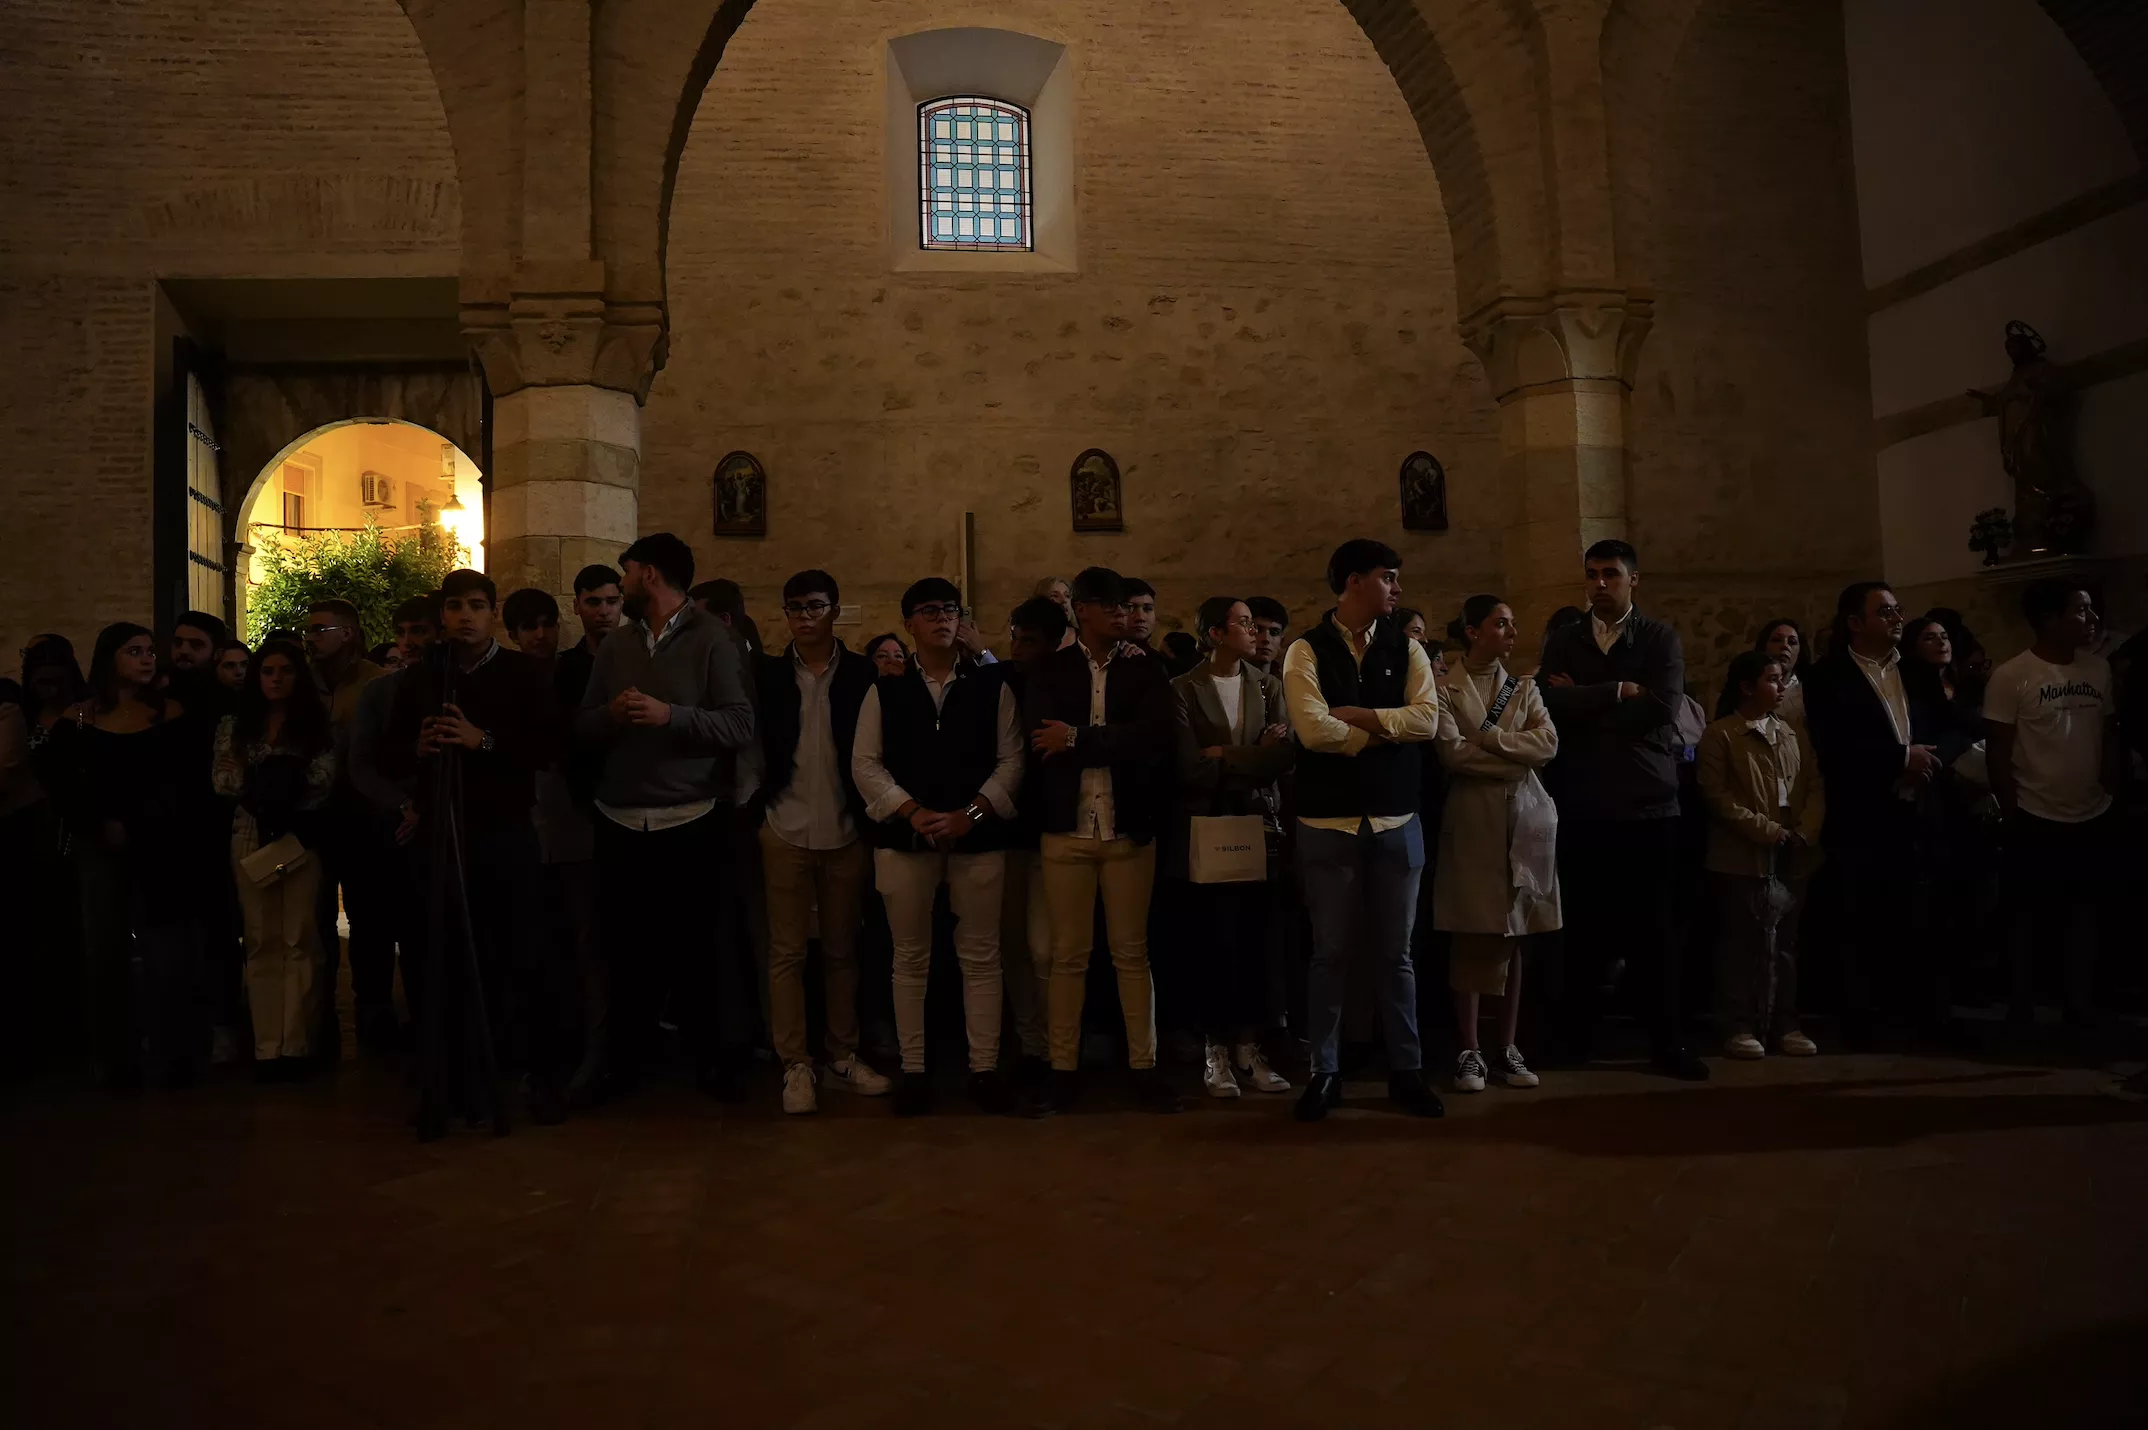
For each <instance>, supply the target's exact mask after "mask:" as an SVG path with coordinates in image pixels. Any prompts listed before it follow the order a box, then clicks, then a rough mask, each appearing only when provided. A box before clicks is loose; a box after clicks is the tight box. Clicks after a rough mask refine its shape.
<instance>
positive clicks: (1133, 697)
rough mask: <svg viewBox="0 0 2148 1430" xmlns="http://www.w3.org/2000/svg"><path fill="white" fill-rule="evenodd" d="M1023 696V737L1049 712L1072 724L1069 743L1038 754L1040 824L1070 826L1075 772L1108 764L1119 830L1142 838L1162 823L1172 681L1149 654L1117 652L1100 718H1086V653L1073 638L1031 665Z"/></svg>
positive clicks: (1055, 830)
mask: <svg viewBox="0 0 2148 1430" xmlns="http://www.w3.org/2000/svg"><path fill="white" fill-rule="evenodd" d="M1027 684H1028V689H1027V690H1026V691H1025V692H1024V699H1023V702H1022V729H1023V732H1024V736H1023V737H1024V738H1025V739H1026V738H1028V736H1029V735H1030V734H1033V733H1034V732H1035V731H1036V730H1037V729H1038V728H1039V727H1041V726H1042V725H1043V724H1044V722H1045V721H1047V720H1058V721H1061V722H1062V723H1064V724H1068V725H1078V726H1080V727H1082V728H1081V734H1080V735H1078V736H1076V737H1075V741H1074V748H1073V750H1072V751H1070V752H1069V753H1067V754H1064V755H1052V756H1050V757H1049V758H1047V759H1044V760H1042V761H1040V762H1039V765H1038V777H1037V783H1036V785H1035V791H1036V792H1035V794H1034V795H1033V796H1031V798H1032V799H1033V800H1034V801H1035V803H1036V805H1037V817H1038V820H1039V824H1038V828H1039V829H1040V830H1041V831H1042V832H1043V833H1046V834H1068V833H1071V832H1072V831H1073V829H1074V812H1075V809H1076V807H1077V805H1078V804H1079V803H1080V800H1081V772H1082V771H1083V770H1086V769H1093V768H1095V767H1096V766H1098V765H1103V766H1106V767H1107V768H1109V769H1110V771H1111V799H1112V806H1113V808H1114V809H1115V810H1116V812H1117V821H1116V827H1117V832H1118V833H1119V834H1120V835H1122V836H1124V837H1125V838H1128V839H1131V840H1133V841H1134V842H1135V843H1136V844H1146V843H1148V842H1149V841H1150V840H1151V839H1154V838H1155V837H1156V834H1157V831H1158V830H1159V829H1160V828H1161V827H1162V824H1163V816H1164V809H1165V805H1166V803H1167V802H1168V799H1169V796H1170V791H1171V773H1170V769H1171V735H1172V715H1171V681H1170V679H1169V677H1167V676H1166V675H1165V674H1164V668H1163V662H1162V661H1161V660H1159V659H1157V658H1156V657H1155V656H1153V655H1145V654H1135V655H1117V656H1114V657H1112V661H1111V665H1110V667H1109V668H1108V669H1107V671H1106V673H1105V676H1104V723H1103V724H1101V725H1091V724H1090V723H1089V656H1088V653H1087V652H1086V651H1084V650H1083V649H1082V647H1081V646H1080V645H1079V644H1075V645H1070V646H1068V647H1067V648H1066V649H1065V650H1059V651H1054V652H1052V653H1051V654H1050V655H1048V656H1046V657H1044V659H1042V660H1040V661H1038V662H1037V665H1036V669H1034V670H1032V671H1030V672H1029V675H1028V680H1027Z"/></svg>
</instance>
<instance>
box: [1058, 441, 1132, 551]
mask: <svg viewBox="0 0 2148 1430" xmlns="http://www.w3.org/2000/svg"><path fill="white" fill-rule="evenodd" d="M1067 485H1068V486H1069V487H1070V488H1072V490H1073V495H1074V529H1075V530H1076V531H1124V530H1126V513H1125V509H1124V508H1123V507H1122V506H1121V504H1120V500H1119V464H1118V463H1117V462H1115V461H1113V460H1112V459H1111V453H1109V452H1107V451H1105V450H1104V449H1103V448H1101V447H1091V448H1090V449H1089V450H1088V451H1086V452H1084V453H1082V454H1081V455H1080V456H1079V457H1076V458H1075V459H1074V470H1073V471H1072V472H1071V473H1069V474H1068V477H1067Z"/></svg>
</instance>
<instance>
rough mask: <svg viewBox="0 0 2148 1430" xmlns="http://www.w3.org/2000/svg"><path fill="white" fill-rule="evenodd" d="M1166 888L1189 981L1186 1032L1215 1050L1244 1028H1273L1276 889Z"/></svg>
mask: <svg viewBox="0 0 2148 1430" xmlns="http://www.w3.org/2000/svg"><path fill="white" fill-rule="evenodd" d="M1170 882H1171V883H1172V884H1174V885H1176V886H1177V887H1176V888H1175V890H1174V894H1175V895H1176V898H1175V900H1174V902H1175V906H1176V907H1175V909H1174V912H1175V913H1176V915H1177V917H1176V919H1175V924H1176V928H1175V932H1176V934H1177V940H1176V942H1177V944H1178V949H1177V957H1178V958H1179V959H1180V960H1182V962H1183V964H1184V967H1185V973H1186V977H1185V979H1184V983H1185V992H1186V1007H1187V1017H1188V1026H1191V1027H1194V1028H1197V1029H1199V1030H1200V1031H1201V1032H1202V1033H1203V1034H1204V1035H1205V1036H1206V1037H1207V1039H1208V1041H1210V1042H1212V1043H1230V1042H1235V1041H1236V1040H1237V1038H1238V1035H1239V1034H1240V1033H1241V1032H1242V1031H1244V1030H1245V1029H1248V1028H1252V1029H1255V1030H1257V1031H1261V1032H1265V1031H1267V1030H1268V1029H1270V1028H1273V1027H1275V1026H1276V1025H1277V1024H1278V1023H1279V1022H1280V1021H1281V1016H1282V1015H1281V1011H1280V1010H1279V1009H1278V1008H1277V1006H1276V1004H1275V1001H1274V998H1273V990H1274V988H1275V986H1276V984H1277V982H1278V979H1279V970H1278V964H1279V963H1280V962H1281V959H1282V951H1283V950H1282V943H1281V940H1280V939H1279V938H1278V937H1277V935H1278V932H1279V930H1278V929H1277V927H1276V918H1275V904H1276V900H1275V895H1274V892H1273V891H1274V884H1273V882H1272V881H1270V880H1266V879H1263V880H1261V881H1260V882H1258V883H1247V884H1195V883H1191V882H1187V881H1184V880H1177V879H1174V880H1171V881H1170ZM1161 886H1162V881H1159V885H1158V887H1161Z"/></svg>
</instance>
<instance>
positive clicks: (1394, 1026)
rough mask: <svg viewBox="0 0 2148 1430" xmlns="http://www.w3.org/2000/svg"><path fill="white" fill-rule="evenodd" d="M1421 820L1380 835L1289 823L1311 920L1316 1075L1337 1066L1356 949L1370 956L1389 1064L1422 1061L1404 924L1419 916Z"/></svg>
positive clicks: (1365, 829)
mask: <svg viewBox="0 0 2148 1430" xmlns="http://www.w3.org/2000/svg"><path fill="white" fill-rule="evenodd" d="M1423 824H1424V822H1423V821H1422V820H1418V819H1412V820H1411V821H1410V822H1409V823H1408V824H1405V825H1403V826H1402V827H1401V828H1399V829H1390V830H1388V831H1387V832H1386V833H1385V834H1375V833H1373V832H1372V829H1371V827H1370V826H1369V825H1366V824H1363V823H1361V824H1359V826H1358V829H1357V832H1356V833H1354V834H1344V833H1342V832H1341V831H1339V830H1333V829H1311V828H1308V827H1306V826H1305V825H1303V824H1300V825H1299V826H1298V828H1297V830H1296V833H1297V836H1298V867H1299V869H1300V870H1301V871H1302V872H1303V874H1304V876H1305V902H1306V904H1307V906H1308V912H1309V913H1310V914H1311V915H1312V922H1313V959H1312V969H1311V972H1310V973H1309V974H1308V976H1307V978H1306V1011H1307V1019H1306V1021H1307V1033H1308V1036H1310V1037H1311V1039H1312V1044H1313V1072H1314V1073H1315V1074H1316V1075H1318V1074H1321V1073H1331V1072H1334V1071H1335V1050H1336V1044H1337V1042H1339V1041H1340V1039H1341V1036H1342V1011H1343V997H1344V991H1345V987H1346V983H1347V980H1346V978H1345V976H1344V975H1345V974H1346V972H1347V971H1348V969H1349V966H1350V958H1351V955H1352V954H1353V953H1358V954H1361V955H1362V956H1364V957H1366V958H1370V959H1371V960H1372V961H1373V977H1374V980H1375V983H1374V992H1375V995H1376V996H1377V998H1378V999H1379V1004H1380V1021H1381V1024H1382V1026H1383V1027H1384V1028H1385V1029H1386V1033H1387V1064H1388V1067H1389V1069H1390V1070H1392V1071H1395V1072H1404V1071H1408V1070H1411V1069H1414V1068H1421V1067H1423V1066H1424V1049H1423V1048H1422V1047H1421V1046H1420V1045H1419V1043H1418V1041H1417V971H1416V969H1415V968H1413V967H1412V966H1411V964H1410V926H1411V925H1412V924H1414V923H1415V922H1416V921H1417V882H1418V880H1419V879H1420V878H1421V877H1422V876H1423V874H1424V867H1425V841H1424V827H1423Z"/></svg>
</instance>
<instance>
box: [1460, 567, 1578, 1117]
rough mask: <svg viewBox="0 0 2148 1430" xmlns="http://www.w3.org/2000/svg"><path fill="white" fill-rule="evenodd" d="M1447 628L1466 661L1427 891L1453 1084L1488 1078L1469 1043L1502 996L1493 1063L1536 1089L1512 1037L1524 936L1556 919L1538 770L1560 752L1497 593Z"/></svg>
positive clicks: (1476, 600) (1466, 606)
mask: <svg viewBox="0 0 2148 1430" xmlns="http://www.w3.org/2000/svg"><path fill="white" fill-rule="evenodd" d="M1450 630H1451V631H1452V632H1453V634H1455V635H1456V636H1457V637H1458V638H1459V639H1460V640H1461V643H1462V648H1463V651H1464V655H1463V658H1462V660H1461V661H1460V662H1459V663H1458V664H1457V665H1456V666H1455V667H1454V668H1453V669H1452V670H1451V671H1450V672H1449V674H1448V678H1447V682H1446V684H1445V685H1444V686H1442V687H1441V691H1440V702H1439V703H1440V717H1439V735H1438V737H1437V739H1436V744H1437V746H1438V749H1439V757H1440V764H1441V765H1443V766H1444V767H1445V768H1446V771H1447V798H1446V805H1445V808H1444V810H1443V812H1442V814H1441V818H1440V826H1439V862H1438V870H1437V873H1436V876H1435V877H1436V881H1437V882H1436V884H1435V887H1434V889H1433V894H1432V922H1433V925H1434V926H1435V927H1437V928H1439V929H1441V930H1444V931H1445V932H1447V933H1449V934H1451V935H1453V941H1452V943H1451V945H1450V946H1449V951H1448V957H1447V981H1448V986H1449V987H1450V988H1451V989H1452V990H1453V992H1454V1022H1455V1032H1456V1034H1457V1036H1458V1037H1459V1039H1460V1045H1461V1053H1460V1056H1458V1057H1457V1058H1456V1060H1455V1069H1454V1086H1455V1090H1456V1091H1457V1092H1482V1091H1483V1090H1484V1083H1485V1079H1486V1077H1487V1075H1488V1074H1489V1072H1490V1071H1491V1069H1490V1068H1488V1067H1487V1066H1486V1063H1485V1058H1484V1054H1483V1052H1482V1051H1481V1050H1480V1049H1479V1047H1478V1046H1477V1012H1478V1004H1479V1001H1480V1000H1481V998H1482V997H1483V996H1484V995H1485V994H1492V995H1496V996H1497V997H1499V999H1500V1009H1499V1042H1500V1053H1499V1057H1498V1059H1497V1061H1496V1067H1497V1070H1498V1076H1499V1079H1500V1080H1501V1081H1502V1082H1504V1083H1505V1084H1506V1085H1507V1086H1508V1087H1535V1086H1536V1085H1537V1076H1536V1074H1535V1073H1533V1072H1531V1071H1530V1070H1529V1064H1528V1062H1527V1061H1526V1060H1524V1059H1523V1057H1522V1052H1521V1048H1520V1047H1519V1046H1517V1043H1516V1039H1517V1037H1518V1033H1519V1026H1520V1019H1521V985H1522V941H1523V940H1524V939H1525V938H1527V937H1528V936H1529V935H1530V934H1535V933H1549V932H1550V931H1552V930H1553V929H1556V928H1558V927H1559V926H1560V915H1559V883H1558V875H1557V872H1556V870H1555V869H1554V868H1552V866H1551V862H1550V859H1551V850H1552V835H1553V832H1554V830H1555V829H1556V823H1555V820H1556V815H1555V814H1554V813H1553V812H1552V804H1551V799H1550V796H1548V795H1546V794H1545V793H1544V787H1543V785H1542V783H1540V782H1539V781H1538V778H1537V773H1536V772H1537V771H1538V770H1539V769H1541V768H1543V767H1544V766H1545V765H1548V764H1550V763H1551V759H1552V757H1553V756H1554V755H1556V754H1558V753H1559V732H1558V731H1557V729H1555V728H1554V727H1553V725H1552V723H1551V712H1550V711H1548V710H1546V709H1545V708H1544V699H1543V696H1541V695H1540V694H1538V692H1537V688H1536V682H1535V681H1534V680H1524V679H1520V678H1518V677H1516V676H1513V675H1509V674H1508V673H1507V662H1508V661H1510V660H1512V659H1513V657H1514V643H1515V639H1516V637H1517V636H1518V635H1519V634H1520V628H1519V627H1518V626H1517V625H1516V624H1515V621H1514V612H1513V609H1512V608H1511V607H1509V606H1508V605H1507V603H1506V602H1505V601H1503V600H1501V599H1500V598H1499V597H1497V596H1489V595H1485V596H1471V597H1470V598H1469V599H1468V600H1467V601H1466V602H1464V603H1463V605H1462V616H1461V619H1460V620H1459V621H1457V622H1456V623H1455V625H1454V626H1453V627H1450ZM1530 849H1534V850H1536V851H1538V852H1539V853H1540V854H1541V855H1542V858H1541V859H1540V860H1534V861H1532V862H1533V863H1535V864H1536V865H1538V866H1539V867H1538V871H1537V874H1536V876H1535V877H1536V878H1538V879H1539V880H1540V881H1541V882H1539V883H1537V884H1536V885H1535V886H1534V887H1524V886H1523V884H1522V881H1520V880H1518V879H1517V878H1516V876H1515V872H1514V865H1515V862H1516V857H1517V855H1521V856H1522V857H1523V858H1524V859H1527V858H1528V857H1529V856H1528V855H1527V854H1526V853H1525V852H1524V851H1527V850H1530Z"/></svg>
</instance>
